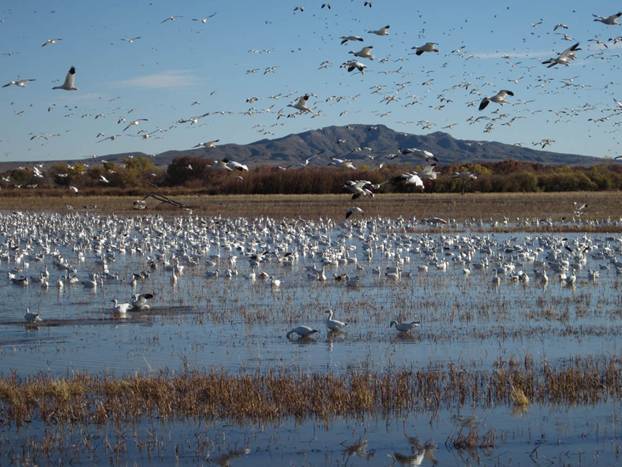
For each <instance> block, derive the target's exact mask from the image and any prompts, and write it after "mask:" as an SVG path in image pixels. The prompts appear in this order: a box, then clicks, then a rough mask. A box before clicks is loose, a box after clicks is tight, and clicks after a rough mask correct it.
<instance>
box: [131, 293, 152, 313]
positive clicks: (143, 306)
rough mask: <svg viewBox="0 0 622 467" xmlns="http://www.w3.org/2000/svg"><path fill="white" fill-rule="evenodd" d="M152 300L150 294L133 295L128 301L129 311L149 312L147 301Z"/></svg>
mask: <svg viewBox="0 0 622 467" xmlns="http://www.w3.org/2000/svg"><path fill="white" fill-rule="evenodd" d="M152 298H153V294H151V293H143V294H134V295H133V296H132V299H131V300H130V305H131V311H145V310H149V309H150V308H151V306H150V305H149V304H148V303H147V300H151V299H152Z"/></svg>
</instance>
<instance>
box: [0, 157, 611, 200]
mask: <svg viewBox="0 0 622 467" xmlns="http://www.w3.org/2000/svg"><path fill="white" fill-rule="evenodd" d="M422 167H423V166H412V165H399V164H395V165H388V166H385V167H383V168H378V167H375V166H366V165H364V164H360V163H358V164H357V170H352V169H348V168H337V167H318V166H307V167H295V168H294V167H292V168H285V167H275V166H258V167H251V168H250V170H249V171H237V170H234V171H229V170H225V168H223V165H222V164H214V163H212V161H210V160H208V159H204V158H199V157H187V156H184V157H179V158H176V159H174V160H173V161H172V162H171V163H170V164H169V165H168V166H167V167H160V166H156V165H155V164H154V162H153V160H152V159H151V158H148V157H133V158H127V159H125V160H124V161H123V162H119V163H114V162H104V163H99V164H96V165H87V164H85V163H82V162H77V163H74V164H65V163H58V164H52V165H49V166H43V167H41V168H37V166H33V167H19V168H15V169H11V170H8V171H5V172H4V173H2V174H0V188H2V191H0V194H4V195H8V196H10V195H16V196H17V195H18V193H20V192H21V190H25V189H31V190H35V191H38V192H41V193H45V194H63V193H64V192H65V191H67V190H68V189H69V188H71V189H72V190H73V191H72V192H76V191H77V192H79V193H82V194H87V195H88V194H102V193H109V194H141V193H145V192H149V191H156V190H159V191H162V192H166V193H175V192H196V193H204V194H323V193H343V192H344V188H343V185H344V183H345V182H346V181H348V180H369V181H370V182H371V183H374V184H382V187H381V188H380V189H379V190H378V191H379V192H409V191H421V190H420V189H419V188H415V187H412V186H405V185H403V184H397V183H386V182H387V181H390V180H393V179H394V178H395V177H396V176H399V175H400V174H402V173H404V172H407V171H410V172H412V171H413V170H414V171H420V170H421V169H422ZM436 170H437V172H438V175H437V177H436V179H435V180H430V179H425V178H424V184H425V191H426V192H431V193H459V192H555V191H599V190H620V189H622V164H616V163H603V164H599V165H595V166H590V167H586V166H566V165H543V164H536V163H528V162H519V161H513V160H507V161H502V162H494V163H467V164H452V165H448V166H438V167H437V169H436ZM465 171H468V172H470V173H472V174H474V175H475V176H476V178H475V177H469V178H466V179H465V178H464V177H459V176H456V174H457V173H464V172H465ZM422 178H423V177H422Z"/></svg>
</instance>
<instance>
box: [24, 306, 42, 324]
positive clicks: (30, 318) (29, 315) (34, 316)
mask: <svg viewBox="0 0 622 467" xmlns="http://www.w3.org/2000/svg"><path fill="white" fill-rule="evenodd" d="M24 320H25V321H26V322H27V323H29V324H33V323H40V322H41V321H43V319H42V318H41V316H40V315H39V313H35V312H33V311H30V308H26V314H25V315H24Z"/></svg>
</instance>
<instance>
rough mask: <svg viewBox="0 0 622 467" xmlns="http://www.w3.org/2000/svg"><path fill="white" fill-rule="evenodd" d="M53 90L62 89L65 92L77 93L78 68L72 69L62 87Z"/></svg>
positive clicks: (55, 87)
mask: <svg viewBox="0 0 622 467" xmlns="http://www.w3.org/2000/svg"><path fill="white" fill-rule="evenodd" d="M52 89H62V90H64V91H77V90H78V88H77V87H76V68H75V67H73V66H72V67H71V68H69V71H68V72H67V76H65V82H64V83H63V84H62V86H54V87H53V88H52Z"/></svg>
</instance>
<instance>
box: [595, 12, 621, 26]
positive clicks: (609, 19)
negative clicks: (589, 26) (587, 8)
mask: <svg viewBox="0 0 622 467" xmlns="http://www.w3.org/2000/svg"><path fill="white" fill-rule="evenodd" d="M592 16H593V17H594V21H598V22H599V23H603V24H606V25H607V26H618V25H619V24H620V23H618V20H619V19H620V16H622V11H619V12H618V13H616V14H614V15H611V16H598V15H594V14H592Z"/></svg>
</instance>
